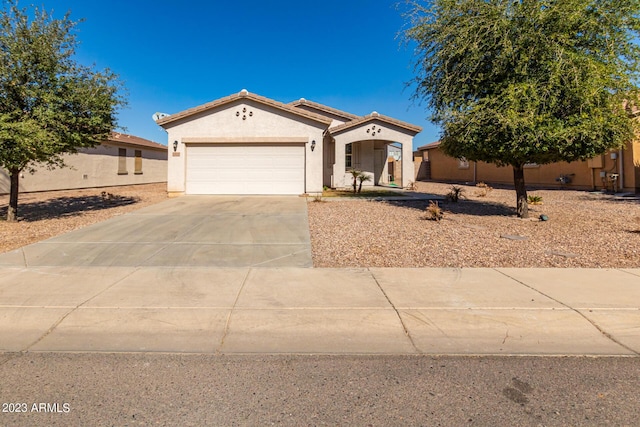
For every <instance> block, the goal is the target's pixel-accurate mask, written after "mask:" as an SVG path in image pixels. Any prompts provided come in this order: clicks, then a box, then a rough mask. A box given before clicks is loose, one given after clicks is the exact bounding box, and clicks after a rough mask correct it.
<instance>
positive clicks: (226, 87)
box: [22, 0, 439, 146]
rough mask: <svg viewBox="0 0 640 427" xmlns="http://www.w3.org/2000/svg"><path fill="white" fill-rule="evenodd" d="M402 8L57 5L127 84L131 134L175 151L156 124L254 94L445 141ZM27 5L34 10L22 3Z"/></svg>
mask: <svg viewBox="0 0 640 427" xmlns="http://www.w3.org/2000/svg"><path fill="white" fill-rule="evenodd" d="M396 3H397V0H373V1H371V0H342V1H339V0H323V1H318V2H307V1H304V0H301V1H289V0H271V1H265V0H262V1H256V0H239V1H229V0H212V1H183V2H180V1H175V0H172V1H166V0H158V1H142V0H126V1H123V0H111V1H109V2H97V1H87V0H68V1H64V0H48V1H47V0H45V1H44V2H43V3H42V5H43V7H44V8H45V9H47V10H49V11H51V10H53V11H54V16H56V17H61V16H63V15H64V13H65V12H66V11H71V19H73V20H79V19H81V18H83V19H84V22H82V23H81V24H79V26H78V31H77V35H78V38H79V40H80V43H81V44H80V47H79V49H78V52H77V59H78V60H79V61H80V62H81V63H83V64H86V65H90V64H95V66H96V67H97V68H99V69H102V68H107V67H108V68H110V69H111V70H112V71H114V72H115V73H117V74H119V75H120V78H121V79H122V80H123V81H124V83H125V86H126V88H127V91H128V96H127V97H128V100H129V105H128V107H127V108H126V109H124V110H123V111H122V112H121V113H120V124H121V125H122V126H124V127H125V128H126V131H127V132H128V133H131V134H133V135H137V136H141V137H143V138H147V139H150V140H153V141H156V142H160V143H163V144H166V133H165V132H164V130H162V129H161V128H160V127H158V126H157V125H156V124H155V123H154V122H153V120H152V119H151V116H152V114H153V113H154V112H156V111H159V112H165V113H169V114H172V113H177V112H179V111H182V110H185V109H187V108H191V107H195V106H197V105H200V104H203V103H206V102H209V101H212V100H215V99H217V98H220V97H223V96H227V95H230V94H232V93H236V92H239V91H240V90H241V89H243V88H246V89H247V90H248V91H249V92H253V93H256V94H259V95H262V96H266V97H268V98H272V99H275V100H277V101H281V102H290V101H293V100H296V99H299V98H301V97H303V98H306V99H308V100H312V101H315V102H319V103H322V104H327V105H330V106H332V107H334V108H338V109H341V110H345V111H349V112H351V113H354V114H359V115H363V114H368V113H370V112H372V111H374V110H375V111H378V112H379V113H381V114H385V115H388V116H392V117H395V118H397V119H400V120H404V121H408V122H410V123H413V124H417V125H420V126H422V127H423V128H424V130H423V132H422V133H421V134H419V135H418V136H417V137H416V138H415V140H414V146H419V145H424V144H427V143H429V142H433V141H436V140H437V139H438V133H439V130H438V128H437V127H435V126H434V125H432V124H431V123H430V122H429V121H428V116H429V112H428V111H426V109H425V106H424V105H419V104H418V103H416V102H413V101H412V100H411V99H410V98H411V95H412V89H411V88H406V87H405V86H406V85H405V84H406V82H408V81H409V80H411V78H412V76H413V65H412V64H413V46H405V45H403V44H402V43H401V41H400V40H399V39H398V38H397V37H396V36H397V34H398V32H399V31H400V30H401V29H402V27H403V25H404V19H403V18H402V16H401V12H400V11H399V10H398V9H397V8H396ZM22 5H24V3H22Z"/></svg>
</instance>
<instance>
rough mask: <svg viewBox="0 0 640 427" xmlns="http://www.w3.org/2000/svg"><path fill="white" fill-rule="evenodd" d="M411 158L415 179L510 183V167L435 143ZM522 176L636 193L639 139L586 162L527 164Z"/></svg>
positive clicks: (540, 182)
mask: <svg viewBox="0 0 640 427" xmlns="http://www.w3.org/2000/svg"><path fill="white" fill-rule="evenodd" d="M414 160H415V162H416V169H417V179H418V180H434V181H458V182H474V183H477V182H487V183H504V184H513V169H512V168H511V167H497V166H496V165H494V164H492V163H485V162H477V163H476V162H468V161H466V159H464V158H462V159H456V158H453V157H449V156H447V155H445V154H444V153H443V152H442V150H441V149H440V143H439V142H435V143H432V144H428V145H424V146H422V147H418V149H417V151H416V152H415V153H414ZM524 176H525V182H526V183H527V185H532V186H544V187H556V186H557V187H566V188H577V189H597V190H599V189H607V190H612V191H613V190H615V191H635V192H640V141H639V140H637V139H636V140H635V141H632V142H629V143H628V144H627V145H626V146H625V147H624V148H623V149H622V150H616V151H610V152H608V153H606V154H604V155H601V156H597V157H595V158H593V159H590V160H586V161H577V162H571V163H567V162H557V163H551V164H547V165H538V164H528V165H525V170H524Z"/></svg>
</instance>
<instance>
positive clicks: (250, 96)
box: [156, 89, 331, 127]
mask: <svg viewBox="0 0 640 427" xmlns="http://www.w3.org/2000/svg"><path fill="white" fill-rule="evenodd" d="M239 99H249V100H252V101H255V102H258V103H260V104H263V105H268V106H271V107H275V108H277V109H279V110H281V111H286V112H289V113H292V114H295V115H297V116H301V117H304V118H307V119H310V120H313V121H315V122H319V123H322V124H325V125H329V124H330V123H331V119H328V118H327V117H324V116H321V115H319V114H315V113H311V112H309V111H305V110H302V109H300V108H295V107H293V106H291V105H287V104H283V103H282V102H278V101H275V100H273V99H269V98H265V97H264V96H260V95H256V94H253V93H249V92H248V91H247V90H245V89H242V90H241V91H240V92H239V93H235V94H233V95H229V96H226V97H224V98H220V99H217V100H215V101H212V102H208V103H206V104H203V105H199V106H197V107H193V108H190V109H188V110H184V111H181V112H179V113H176V114H171V115H169V116H167V117H164V118H162V119H160V120H158V121H157V122H156V123H157V124H158V125H160V126H163V127H164V126H165V125H168V124H170V123H173V122H175V121H178V120H181V119H185V118H187V117H190V116H193V115H195V114H198V113H201V112H204V111H208V110H212V109H214V108H217V107H220V106H222V105H225V104H229V103H231V102H233V101H236V100H239Z"/></svg>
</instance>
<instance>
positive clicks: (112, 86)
mask: <svg viewBox="0 0 640 427" xmlns="http://www.w3.org/2000/svg"><path fill="white" fill-rule="evenodd" d="M29 12H31V13H29ZM30 15H31V16H32V17H31V18H30ZM76 25H77V23H76V22H73V21H71V20H70V19H69V13H67V14H66V15H65V16H64V18H63V19H54V18H53V17H52V15H51V14H50V13H48V12H46V11H43V10H40V9H38V8H34V9H33V10H31V11H27V10H26V9H19V8H18V6H17V2H15V3H12V4H9V5H6V6H5V8H4V10H2V12H0V167H3V168H4V169H6V170H7V171H8V173H9V176H10V178H11V189H10V197H9V209H8V212H7V221H16V220H17V212H18V191H19V190H18V189H19V186H18V184H19V176H20V173H21V172H22V171H25V170H26V171H30V172H33V171H34V170H35V169H34V168H35V166H36V165H39V164H40V165H45V166H47V167H49V168H55V167H63V166H64V161H63V158H62V154H64V153H76V152H77V150H78V148H81V147H93V146H95V145H97V144H99V143H100V142H101V141H103V140H105V139H106V138H107V136H108V135H109V133H110V132H111V131H112V130H113V129H114V128H115V127H116V112H117V109H118V108H119V107H121V106H123V105H124V104H125V100H124V98H122V97H121V96H120V95H118V90H119V89H120V88H121V83H120V82H119V81H118V79H117V76H116V75H114V74H113V73H112V72H111V71H109V70H105V71H94V70H93V69H91V68H89V67H86V66H82V65H80V64H78V63H76V61H75V60H74V58H73V57H74V54H75V48H76V45H77V41H76V36H75V34H74V33H73V31H74V29H75V27H76Z"/></svg>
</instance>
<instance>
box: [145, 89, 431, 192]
mask: <svg viewBox="0 0 640 427" xmlns="http://www.w3.org/2000/svg"><path fill="white" fill-rule="evenodd" d="M156 123H157V124H158V125H160V126H162V127H163V128H164V129H165V130H166V131H167V133H168V147H169V152H170V154H169V158H168V177H167V188H168V191H169V194H170V195H177V194H298V195H299V194H318V193H321V192H322V190H323V187H324V186H327V187H333V188H345V187H349V186H350V185H351V182H352V177H351V174H350V173H349V171H350V170H352V169H357V170H360V171H363V172H364V173H366V174H367V175H369V176H370V177H371V181H369V182H365V183H364V185H384V184H387V183H389V179H393V180H394V181H396V182H395V185H398V186H403V187H405V186H408V185H409V183H410V182H411V181H413V179H414V165H413V157H412V154H413V148H412V146H413V137H414V136H415V135H416V134H417V133H419V132H420V131H421V130H422V129H421V128H420V127H419V126H415V125H412V124H410V123H406V122H403V121H400V120H396V119H393V118H390V117H386V116H383V115H381V114H378V113H376V112H373V113H371V114H369V115H366V116H357V115H355V114H351V113H347V112H344V111H340V110H337V109H335V108H331V107H328V106H325V105H321V104H318V103H315V102H311V101H307V100H305V99H300V100H298V101H294V102H291V103H289V104H284V103H281V102H278V101H275V100H273V99H269V98H265V97H262V96H259V95H256V94H253V93H249V92H248V91H246V90H244V89H243V90H242V91H241V92H239V93H237V94H233V95H230V96H227V97H225V98H221V99H218V100H216V101H212V102H209V103H207V104H204V105H200V106H198V107H194V108H191V109H188V110H186V111H182V112H180V113H176V114H172V115H168V116H165V117H162V118H160V119H158V120H157V122H156ZM390 158H393V160H394V165H401V168H402V171H401V173H400V171H393V172H394V173H393V174H390V173H389V172H390V171H389V161H388V160H389V159H390ZM396 168H397V167H396Z"/></svg>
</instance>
